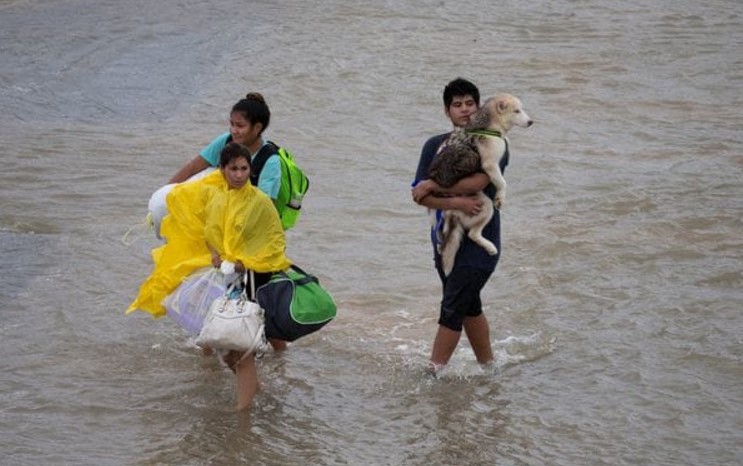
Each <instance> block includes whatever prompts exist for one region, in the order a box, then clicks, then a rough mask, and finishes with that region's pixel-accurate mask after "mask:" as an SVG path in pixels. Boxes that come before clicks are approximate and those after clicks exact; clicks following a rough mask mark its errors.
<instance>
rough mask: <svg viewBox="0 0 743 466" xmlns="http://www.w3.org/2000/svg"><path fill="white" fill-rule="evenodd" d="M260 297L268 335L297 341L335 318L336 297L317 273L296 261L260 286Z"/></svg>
mask: <svg viewBox="0 0 743 466" xmlns="http://www.w3.org/2000/svg"><path fill="white" fill-rule="evenodd" d="M256 299H257V301H258V304H260V305H261V307H262V308H263V310H264V311H265V314H266V337H268V338H277V339H279V340H285V341H294V340H296V339H297V338H300V337H303V336H305V335H309V334H310V333H313V332H316V331H317V330H320V329H321V328H322V327H323V326H325V324H327V323H328V322H330V321H331V320H333V318H335V314H336V306H335V302H334V301H333V297H332V296H330V294H329V293H328V292H327V291H325V289H323V287H321V286H320V282H319V281H318V279H317V277H315V276H314V275H310V274H308V273H306V272H305V271H304V270H302V269H300V268H299V267H297V266H296V265H292V267H291V268H290V269H289V270H287V271H286V272H278V273H275V274H274V275H273V276H272V277H271V280H269V282H268V283H266V284H265V285H262V286H261V287H259V288H258V290H256Z"/></svg>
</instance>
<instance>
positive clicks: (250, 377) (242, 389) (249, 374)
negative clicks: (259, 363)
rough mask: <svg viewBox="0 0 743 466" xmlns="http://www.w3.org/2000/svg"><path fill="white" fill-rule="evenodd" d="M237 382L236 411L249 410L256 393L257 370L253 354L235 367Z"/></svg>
mask: <svg viewBox="0 0 743 466" xmlns="http://www.w3.org/2000/svg"><path fill="white" fill-rule="evenodd" d="M235 369H236V370H235V376H236V381H237V410H238V411H241V410H243V409H246V408H249V407H250V405H251V403H252V402H253V397H255V394H256V393H258V369H257V368H256V364H255V354H254V353H251V354H248V355H246V356H245V357H243V358H242V359H241V360H240V361H238V362H237V365H236V367H235Z"/></svg>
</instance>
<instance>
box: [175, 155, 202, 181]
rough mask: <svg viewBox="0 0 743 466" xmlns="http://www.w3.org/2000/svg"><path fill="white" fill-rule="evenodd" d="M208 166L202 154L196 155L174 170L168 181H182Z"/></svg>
mask: <svg viewBox="0 0 743 466" xmlns="http://www.w3.org/2000/svg"><path fill="white" fill-rule="evenodd" d="M208 167H209V163H208V162H207V161H206V160H204V158H203V157H202V156H200V155H197V156H196V157H194V158H193V159H191V160H189V161H188V162H186V163H185V164H184V165H183V166H182V167H181V168H180V169H179V170H178V171H177V172H175V175H173V177H172V178H171V179H170V181H169V182H168V183H182V182H184V181H186V180H187V179H189V178H191V177H192V176H193V175H195V174H197V173H199V172H200V171H202V170H204V169H206V168H208Z"/></svg>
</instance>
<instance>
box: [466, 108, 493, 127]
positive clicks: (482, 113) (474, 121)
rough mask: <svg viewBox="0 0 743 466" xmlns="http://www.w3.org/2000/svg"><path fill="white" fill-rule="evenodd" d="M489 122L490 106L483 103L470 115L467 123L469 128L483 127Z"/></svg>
mask: <svg viewBox="0 0 743 466" xmlns="http://www.w3.org/2000/svg"><path fill="white" fill-rule="evenodd" d="M489 124H490V106H489V105H483V106H482V107H480V109H479V110H478V111H477V112H475V114H474V115H472V116H471V117H470V122H469V124H468V125H467V128H469V129H485V128H487V127H488V126H489Z"/></svg>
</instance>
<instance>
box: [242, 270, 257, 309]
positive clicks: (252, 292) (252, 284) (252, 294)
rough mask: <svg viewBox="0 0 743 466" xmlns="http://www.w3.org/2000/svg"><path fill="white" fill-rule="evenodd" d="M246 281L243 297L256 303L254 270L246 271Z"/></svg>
mask: <svg viewBox="0 0 743 466" xmlns="http://www.w3.org/2000/svg"><path fill="white" fill-rule="evenodd" d="M248 272H250V296H248V293H247V291H248ZM244 281H245V286H244V287H243V296H244V297H245V298H246V299H250V300H251V301H255V273H254V272H253V269H245V275H244Z"/></svg>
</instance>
